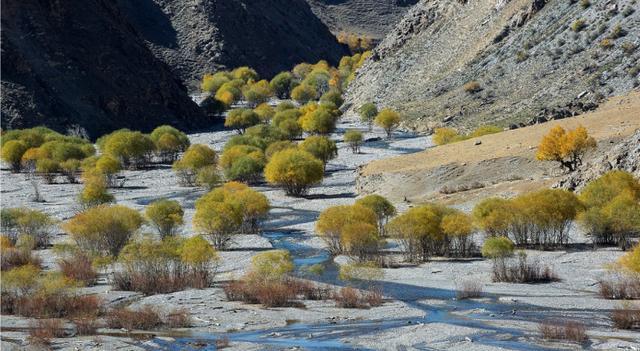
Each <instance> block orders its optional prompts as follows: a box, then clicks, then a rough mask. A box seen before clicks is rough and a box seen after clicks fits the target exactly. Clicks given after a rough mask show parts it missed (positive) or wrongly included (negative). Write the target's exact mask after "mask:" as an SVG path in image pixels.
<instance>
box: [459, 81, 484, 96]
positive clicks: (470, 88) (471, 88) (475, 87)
mask: <svg viewBox="0 0 640 351" xmlns="http://www.w3.org/2000/svg"><path fill="white" fill-rule="evenodd" d="M462 89H464V91H466V92H467V93H470V94H473V93H477V92H479V91H480V90H482V86H481V85H480V83H479V82H478V81H476V80H472V81H469V82H467V83H465V85H463V86H462Z"/></svg>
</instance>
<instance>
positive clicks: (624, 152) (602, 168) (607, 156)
mask: <svg viewBox="0 0 640 351" xmlns="http://www.w3.org/2000/svg"><path fill="white" fill-rule="evenodd" d="M611 170H623V171H627V172H630V173H633V174H634V175H635V176H636V178H638V179H640V130H638V131H637V132H636V133H635V134H633V135H631V136H629V137H627V138H626V139H624V140H622V141H620V142H619V143H617V144H616V145H615V146H613V147H612V148H611V149H610V150H608V151H607V152H605V153H604V154H603V155H600V156H598V157H595V158H594V159H593V160H591V161H588V162H585V163H584V164H583V165H582V166H581V167H580V168H579V169H578V170H576V171H575V172H572V173H571V174H569V175H568V176H566V177H565V178H564V179H562V180H561V181H560V182H558V183H557V184H556V185H555V186H556V187H560V188H566V189H571V190H580V189H581V188H583V187H584V186H585V185H586V184H587V183H589V182H590V181H592V180H594V179H596V178H598V177H600V176H601V175H603V174H605V173H607V172H609V171H611Z"/></svg>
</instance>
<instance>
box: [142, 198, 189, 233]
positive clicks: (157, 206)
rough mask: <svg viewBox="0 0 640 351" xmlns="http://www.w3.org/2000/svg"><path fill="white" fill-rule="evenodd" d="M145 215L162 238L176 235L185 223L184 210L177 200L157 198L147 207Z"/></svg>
mask: <svg viewBox="0 0 640 351" xmlns="http://www.w3.org/2000/svg"><path fill="white" fill-rule="evenodd" d="M145 216H146V217H147V220H148V221H149V223H150V224H151V225H152V226H153V227H154V228H155V229H156V231H157V232H158V234H159V235H160V237H161V238H165V237H167V236H171V235H175V234H177V233H178V230H179V229H180V226H181V225H182V224H183V223H184V222H183V219H182V217H183V216H184V211H183V210H182V206H180V203H179V202H178V201H175V200H166V199H162V200H156V201H154V202H152V203H150V204H149V205H147V208H146V209H145Z"/></svg>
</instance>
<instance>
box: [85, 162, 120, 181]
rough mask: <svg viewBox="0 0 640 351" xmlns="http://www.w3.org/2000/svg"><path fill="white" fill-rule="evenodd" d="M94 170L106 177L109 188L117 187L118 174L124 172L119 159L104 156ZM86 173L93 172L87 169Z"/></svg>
mask: <svg viewBox="0 0 640 351" xmlns="http://www.w3.org/2000/svg"><path fill="white" fill-rule="evenodd" d="M93 170H94V171H95V172H97V174H99V175H102V176H104V178H105V180H106V182H107V186H109V187H114V186H116V182H117V178H118V173H119V172H120V171H121V170H122V166H121V164H120V162H119V161H118V160H117V159H115V158H113V157H111V156H109V155H103V156H100V157H99V158H98V159H97V160H96V163H95V165H94V167H93ZM85 172H91V170H90V169H87V170H85Z"/></svg>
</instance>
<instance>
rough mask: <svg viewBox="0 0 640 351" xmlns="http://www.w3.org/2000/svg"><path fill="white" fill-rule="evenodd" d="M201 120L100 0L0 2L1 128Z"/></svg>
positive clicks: (93, 128)
mask: <svg viewBox="0 0 640 351" xmlns="http://www.w3.org/2000/svg"><path fill="white" fill-rule="evenodd" d="M161 123H170V124H173V125H175V126H176V127H180V128H185V129H188V128H193V127H200V126H204V125H206V124H207V123H208V121H207V120H206V118H205V117H204V115H203V114H202V113H201V112H200V110H199V109H198V107H197V106H196V105H195V104H194V103H193V102H192V101H191V99H190V98H189V96H188V95H187V92H186V89H185V87H184V86H183V85H182V83H181V82H180V81H179V80H178V79H177V78H175V77H174V75H173V74H172V73H171V71H170V70H169V67H167V66H166V65H165V64H164V63H163V62H161V61H159V60H158V59H157V58H156V57H155V56H154V55H153V54H152V53H151V51H150V50H149V49H148V48H147V47H146V46H145V44H144V42H143V41H142V40H140V39H139V37H138V36H137V34H136V33H135V31H134V30H133V29H132V28H131V26H130V25H129V24H128V23H127V22H126V21H124V20H123V16H122V15H121V13H120V10H119V8H118V7H117V6H116V5H115V4H114V3H113V2H112V1H108V0H66V1H54V0H44V1H41V0H21V1H9V0H2V128H3V129H10V128H21V127H30V126H35V125H40V124H45V125H47V126H49V127H52V128H56V129H58V130H62V131H64V130H65V128H66V127H68V126H69V125H71V124H79V125H81V126H83V127H85V128H87V129H88V131H89V132H90V134H91V135H92V136H97V135H99V134H101V133H103V132H106V131H109V130H113V129H117V128H123V127H129V128H135V129H141V130H148V129H150V128H153V127H155V126H157V125H158V124H161Z"/></svg>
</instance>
